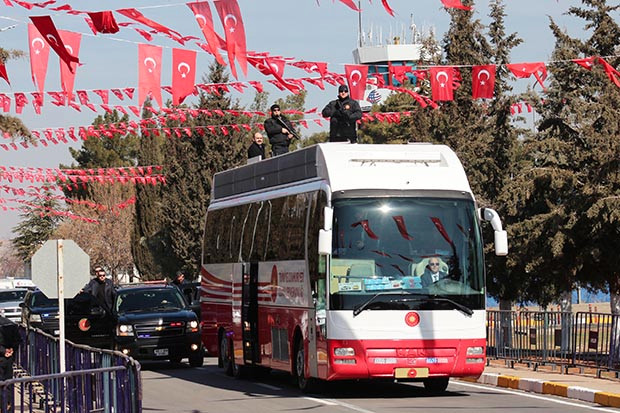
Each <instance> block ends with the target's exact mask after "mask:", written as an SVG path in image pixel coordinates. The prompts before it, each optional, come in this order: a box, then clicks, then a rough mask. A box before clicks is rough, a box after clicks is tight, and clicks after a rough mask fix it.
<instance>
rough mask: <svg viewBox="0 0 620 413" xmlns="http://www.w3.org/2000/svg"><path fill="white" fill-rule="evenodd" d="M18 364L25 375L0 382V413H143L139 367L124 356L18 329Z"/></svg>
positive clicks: (138, 364)
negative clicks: (63, 359) (61, 359)
mask: <svg viewBox="0 0 620 413" xmlns="http://www.w3.org/2000/svg"><path fill="white" fill-rule="evenodd" d="M20 334H21V335H22V340H23V342H22V345H21V346H20V347H19V351H18V352H17V356H16V360H15V364H16V365H17V366H18V367H19V369H20V370H21V371H22V374H24V376H22V377H18V378H15V379H12V380H6V381H3V382H0V412H1V413H4V412H13V411H19V412H59V411H60V412H105V413H112V412H114V413H140V412H142V387H141V379H140V363H138V362H137V361H135V360H133V359H132V358H131V357H127V356H125V355H123V354H122V353H120V352H115V351H111V350H101V349H96V348H92V347H89V346H84V345H78V344H74V343H71V342H70V341H67V342H66V347H65V350H66V371H65V372H64V373H62V374H61V373H60V372H59V371H60V366H59V351H58V350H59V349H58V346H59V344H60V343H59V340H58V338H56V337H53V336H50V335H49V334H46V333H44V332H42V331H41V330H33V329H31V330H29V331H26V329H25V328H24V327H23V326H20Z"/></svg>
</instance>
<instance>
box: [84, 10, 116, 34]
mask: <svg viewBox="0 0 620 413" xmlns="http://www.w3.org/2000/svg"><path fill="white" fill-rule="evenodd" d="M88 15H89V16H90V18H91V20H92V22H93V26H94V27H95V30H97V31H98V32H99V33H110V34H111V33H116V32H118V30H119V28H118V24H116V20H115V19H114V15H113V14H112V12H111V11H110V10H107V11H97V12H88Z"/></svg>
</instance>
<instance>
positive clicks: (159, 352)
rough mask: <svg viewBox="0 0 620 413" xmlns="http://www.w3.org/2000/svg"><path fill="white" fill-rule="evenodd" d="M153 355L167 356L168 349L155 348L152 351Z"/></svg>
mask: <svg viewBox="0 0 620 413" xmlns="http://www.w3.org/2000/svg"><path fill="white" fill-rule="evenodd" d="M154 353H155V355H156V356H167V355H168V349H167V348H156V349H155V350H154Z"/></svg>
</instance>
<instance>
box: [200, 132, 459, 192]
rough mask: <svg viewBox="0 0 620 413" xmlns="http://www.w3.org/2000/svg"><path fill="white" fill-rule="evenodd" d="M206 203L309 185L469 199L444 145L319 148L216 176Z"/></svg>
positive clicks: (333, 145)
mask: <svg viewBox="0 0 620 413" xmlns="http://www.w3.org/2000/svg"><path fill="white" fill-rule="evenodd" d="M213 181H214V184H213V191H212V194H211V195H212V196H211V201H212V202H214V201H218V200H224V199H226V198H229V197H232V196H239V195H243V194H251V193H255V192H263V191H265V190H271V189H277V188H281V187H287V186H292V185H296V184H302V183H309V182H312V181H325V182H326V183H327V184H328V185H329V186H330V188H331V190H332V192H336V191H345V190H360V189H361V190H363V189H384V190H438V191H442V190H443V191H461V192H466V193H469V194H471V188H470V187H469V183H468V182H467V178H466V176H465V171H464V170H463V166H462V165H461V162H460V161H459V159H458V158H457V156H456V154H455V153H454V152H453V151H452V150H451V149H450V148H448V147H447V146H445V145H433V144H428V143H414V144H406V145H387V144H383V145H362V144H355V145H353V144H348V143H322V144H317V145H313V146H309V147H306V148H302V149H299V150H296V151H293V152H289V153H287V154H284V155H280V156H276V157H273V158H268V159H265V160H262V161H260V162H255V163H251V164H248V165H244V166H240V167H237V168H234V169H230V170H228V171H223V172H219V173H216V174H215V175H214V178H213Z"/></svg>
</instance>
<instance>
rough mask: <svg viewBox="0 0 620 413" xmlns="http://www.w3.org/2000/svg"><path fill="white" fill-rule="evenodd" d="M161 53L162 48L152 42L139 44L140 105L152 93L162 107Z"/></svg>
mask: <svg viewBox="0 0 620 413" xmlns="http://www.w3.org/2000/svg"><path fill="white" fill-rule="evenodd" d="M161 55H162V48H161V47H159V46H152V45H150V44H143V43H140V44H139V45H138V103H139V104H140V106H142V104H143V103H144V101H145V100H146V98H147V96H148V94H149V93H150V94H151V96H152V97H153V99H155V101H156V102H157V104H158V105H159V107H160V108H161V107H162V106H163V105H162V102H161Z"/></svg>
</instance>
